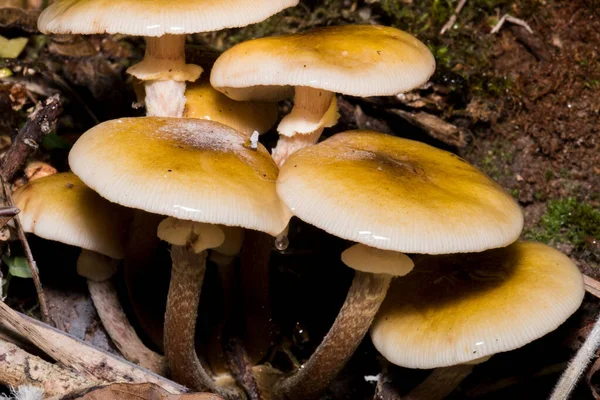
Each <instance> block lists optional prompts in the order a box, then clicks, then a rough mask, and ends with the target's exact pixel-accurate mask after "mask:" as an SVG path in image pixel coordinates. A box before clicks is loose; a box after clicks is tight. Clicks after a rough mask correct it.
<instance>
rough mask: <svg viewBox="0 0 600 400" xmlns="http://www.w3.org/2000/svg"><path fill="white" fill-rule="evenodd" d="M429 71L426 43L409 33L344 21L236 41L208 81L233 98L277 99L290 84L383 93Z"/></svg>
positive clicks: (412, 84) (414, 83)
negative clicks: (289, 33) (307, 29)
mask: <svg viewBox="0 0 600 400" xmlns="http://www.w3.org/2000/svg"><path fill="white" fill-rule="evenodd" d="M434 70H435V60H434V58H433V55H432V54H431V52H430V51H429V49H428V48H427V46H425V45H424V44H423V43H421V42H420V41H419V40H417V39H416V38H415V37H413V36H411V35H409V34H408V33H406V32H403V31H401V30H398V29H395V28H390V27H385V26H373V25H347V26H335V27H326V28H319V29H314V30H311V31H308V32H305V33H299V34H293V35H284V36H276V37H268V38H261V39H254V40H250V41H247V42H244V43H240V44H238V45H236V46H234V47H232V48H231V49H229V50H227V51H226V52H224V53H223V54H222V55H221V56H220V57H219V58H218V59H217V61H216V62H215V65H214V66H213V69H212V73H211V77H210V81H211V83H212V85H213V86H214V87H215V88H216V89H217V90H220V91H221V92H223V93H225V94H226V95H227V96H229V97H231V98H233V99H236V100H248V99H261V98H266V99H269V100H275V99H281V98H284V97H285V96H287V95H289V94H290V90H289V89H290V88H289V86H308V87H312V88H316V89H324V90H328V91H331V92H335V93H342V94H347V95H352V96H385V95H395V94H398V93H402V92H405V91H407V90H411V89H414V88H416V87H418V86H420V85H422V84H423V83H425V82H427V80H428V79H429V77H430V76H431V75H432V74H433V72H434Z"/></svg>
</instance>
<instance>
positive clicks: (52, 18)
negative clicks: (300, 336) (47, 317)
mask: <svg viewBox="0 0 600 400" xmlns="http://www.w3.org/2000/svg"><path fill="white" fill-rule="evenodd" d="M296 4H298V0H260V1H253V2H250V1H247V0H181V1H169V2H167V1H164V0H153V1H147V0H122V1H118V2H116V1H112V0H57V1H55V2H54V3H53V4H52V5H50V6H49V7H48V8H47V9H46V10H45V11H44V12H43V13H42V14H41V16H40V19H39V27H40V30H41V31H42V32H45V33H57V34H64V33H69V34H95V33H110V34H113V33H121V34H126V35H137V36H143V37H144V38H145V40H146V49H145V51H146V52H145V57H144V59H143V61H141V62H140V63H138V64H136V65H134V66H132V67H130V68H129V70H128V72H129V73H130V74H131V75H133V76H134V77H135V78H137V79H139V80H141V81H143V82H144V84H145V99H144V103H145V106H146V114H147V116H145V117H139V118H121V119H117V120H112V121H106V122H103V123H101V124H99V125H97V126H95V127H93V128H92V129H90V130H88V131H87V132H86V133H84V134H83V135H82V136H81V137H80V138H79V140H78V141H77V142H76V143H75V145H74V146H73V148H72V150H71V153H70V155H69V165H70V167H71V169H72V173H63V174H58V175H55V176H52V177H48V178H44V179H40V180H38V181H35V182H31V183H30V184H28V185H26V186H25V187H23V188H21V189H20V191H19V192H18V193H17V195H16V200H17V204H18V205H19V207H21V208H22V210H23V215H24V217H25V227H26V229H27V230H28V231H30V232H33V233H35V234H37V235H39V236H42V237H45V238H47V239H51V240H61V241H64V242H65V243H68V244H71V245H75V246H79V247H81V248H82V249H84V250H83V251H82V255H81V258H80V262H79V263H78V271H79V272H80V273H81V274H82V275H83V276H85V277H87V278H88V280H89V282H90V283H89V287H90V291H91V292H92V296H93V298H94V301H95V302H96V305H97V308H98V309H99V312H100V315H101V317H102V319H103V322H104V323H105V324H106V325H107V328H109V329H108V330H109V333H111V337H113V339H114V340H115V342H116V343H117V345H119V332H112V331H111V329H110V321H109V318H108V317H106V318H105V317H104V315H105V314H106V313H103V310H104V309H103V308H102V306H101V303H102V299H101V296H95V295H94V294H95V293H100V292H101V293H105V292H107V291H106V290H104V291H103V290H101V289H99V288H98V285H99V284H103V285H105V286H106V285H108V284H107V283H106V282H109V281H108V279H109V278H110V276H111V275H112V273H114V271H115V262H114V261H113V260H111V259H109V258H107V257H110V258H112V259H121V258H125V259H126V268H128V269H131V270H129V272H128V271H126V275H129V276H142V275H143V274H144V268H145V267H146V266H145V265H143V262H140V261H139V260H142V259H144V257H136V255H135V254H137V255H139V254H145V255H148V254H153V253H152V252H153V251H154V250H156V248H158V246H160V243H159V242H160V241H162V242H165V243H166V244H168V245H169V247H170V257H171V262H172V265H171V272H170V273H171V279H170V282H169V288H168V296H167V299H166V304H165V305H164V307H165V308H164V309H165V313H164V322H163V319H162V318H161V319H160V320H159V321H158V322H157V321H154V322H153V324H154V325H155V326H156V325H157V324H158V325H160V326H161V327H162V328H163V329H158V330H157V332H155V334H150V336H152V339H153V340H154V341H155V342H156V345H157V346H158V347H159V348H161V349H164V355H165V358H164V359H163V358H162V357H161V356H159V355H157V354H155V353H153V352H151V351H150V350H148V349H146V348H145V346H144V345H143V344H142V343H141V341H139V339H137V336H135V332H134V331H133V329H132V328H131V326H129V324H128V323H127V319H126V317H125V315H124V313H123V311H122V310H120V309H118V310H117V311H115V312H117V313H118V315H119V316H120V317H119V319H120V321H121V322H122V324H124V325H127V326H129V329H130V331H131V332H132V333H131V335H133V336H135V337H136V339H137V341H136V342H135V343H136V344H135V349H137V350H136V351H130V350H131V349H130V348H128V346H129V345H123V346H119V347H121V350H122V353H123V355H124V356H125V357H127V358H129V359H131V360H132V361H135V362H138V363H139V364H141V365H142V366H146V367H149V368H153V369H154V370H155V371H159V372H161V373H166V371H167V367H168V372H169V373H170V376H171V377H173V378H174V379H175V380H177V381H179V382H180V383H182V384H184V385H186V386H188V387H190V388H192V389H195V390H209V391H211V392H213V393H217V394H219V395H221V396H223V397H224V398H226V399H245V398H251V399H261V398H273V399H314V398H318V396H319V395H321V394H322V393H323V392H324V391H325V390H326V389H327V388H328V387H329V385H330V384H331V382H332V381H333V379H334V378H335V377H336V375H337V374H338V373H339V372H340V371H341V369H342V368H343V367H344V365H345V364H346V363H347V362H348V360H349V359H350V358H351V357H352V355H353V353H354V352H355V350H356V349H357V347H358V346H359V344H360V343H361V341H362V340H363V339H364V338H365V336H367V333H369V331H370V336H371V339H372V341H373V343H374V345H375V347H376V348H377V350H378V351H379V352H380V353H381V354H382V355H383V356H384V357H385V358H386V359H387V360H389V361H390V362H392V363H394V364H396V365H400V366H404V367H408V368H427V369H431V368H439V369H438V370H436V371H435V372H434V373H433V374H432V375H431V377H430V378H428V379H427V381H426V382H424V383H423V384H422V385H421V386H419V387H417V388H416V389H415V390H414V391H413V393H411V394H410V398H414V399H417V398H419V399H420V398H422V399H437V398H443V397H444V396H445V395H447V394H448V393H450V392H451V391H452V390H453V389H454V388H455V387H456V386H457V385H458V384H459V383H460V380H461V379H462V378H464V376H466V374H468V373H469V372H470V370H471V368H472V366H473V364H475V363H477V362H482V361H484V360H486V359H487V358H489V357H490V356H491V355H493V354H495V353H498V352H503V351H508V350H511V349H515V348H517V347H520V346H523V345H525V344H526V343H528V342H530V341H532V340H534V339H536V338H538V337H540V336H542V335H544V334H546V333H548V332H549V331H551V330H553V329H555V328H556V327H557V326H558V325H559V324H561V323H562V322H564V321H565V319H566V318H568V317H569V315H571V314H572V313H573V312H574V311H575V310H576V309H577V308H578V307H579V305H580V303H581V301H582V297H583V283H582V276H581V274H580V273H579V271H578V269H577V268H576V267H575V266H574V265H573V264H572V263H571V262H570V261H569V260H568V258H566V257H565V256H564V255H562V254H560V253H559V252H558V251H556V250H553V249H551V248H548V247H546V246H544V245H540V244H536V243H528V242H517V240H518V238H519V236H520V234H521V231H522V229H523V215H522V212H521V210H520V208H519V206H518V205H517V203H516V202H515V201H514V199H513V198H512V197H511V196H510V195H509V194H508V193H506V192H505V191H504V190H503V189H502V188H501V187H500V186H499V185H498V184H496V183H495V182H494V181H493V180H491V179H490V178H488V177H487V176H485V175H484V174H482V173H481V172H480V171H479V170H477V169H476V168H475V167H473V166H472V165H470V164H469V163H468V162H467V161H465V160H463V159H462V158H460V157H458V156H456V155H454V154H452V153H450V152H447V151H443V150H440V149H437V148H435V147H432V146H429V145H426V144H423V143H420V142H416V141H412V140H407V139H403V138H400V137H397V136H392V135H386V134H382V133H377V132H374V131H367V130H361V131H348V132H343V133H338V134H335V135H333V136H332V137H330V138H328V139H326V140H324V141H321V142H320V143H317V142H318V141H319V139H320V137H321V135H322V133H323V131H324V129H325V128H328V127H332V126H334V125H335V124H336V123H337V119H338V117H339V115H338V112H337V101H336V94H341V95H351V96H359V97H368V96H385V95H396V94H399V93H402V92H406V91H409V90H412V89H414V88H417V87H419V86H421V85H422V84H424V83H426V82H427V81H428V79H429V78H430V77H431V75H432V74H433V72H434V69H435V60H434V58H433V55H432V54H431V52H430V51H429V50H428V48H427V46H425V45H424V44H423V43H421V42H420V41H419V40H417V39H416V38H415V37H413V36H411V35H410V34H408V33H406V32H403V31H401V30H398V29H395V28H391V27H384V26H371V25H369V26H353V25H348V26H339V27H325V28H319V29H314V30H311V31H308V32H303V33H299V34H293V35H285V36H278V37H270V38H259V39H254V40H250V41H248V42H244V43H241V44H238V45H236V46H234V47H232V48H231V49H229V50H228V51H226V52H224V53H223V54H222V55H221V56H220V57H219V58H218V59H217V60H216V61H215V63H214V65H213V66H212V69H211V72H210V79H208V77H202V78H200V75H201V74H202V72H203V70H202V68H201V67H199V66H197V65H193V64H187V63H186V61H185V42H186V35H187V34H191V33H195V32H206V31H211V30H218V29H223V28H228V27H240V26H244V25H247V24H250V23H254V22H259V21H261V20H263V19H265V18H267V17H269V16H270V15H273V14H275V13H277V12H279V11H281V10H283V9H284V8H287V7H291V6H295V5H296ZM186 82H191V84H189V85H187V88H186ZM292 96H293V100H294V106H293V108H292V109H291V111H290V112H289V113H288V114H287V115H286V116H285V117H284V118H283V119H282V120H281V121H280V122H279V125H278V127H277V132H278V133H279V141H278V143H277V145H276V146H275V147H274V148H273V150H272V153H270V152H269V151H268V150H267V148H265V147H264V146H263V145H262V144H261V143H260V142H259V135H260V134H262V133H265V132H267V131H269V130H270V129H271V128H272V127H273V126H274V125H275V124H276V122H277V119H278V108H277V105H276V102H278V101H281V100H284V99H286V98H289V97H292ZM250 101H252V103H251V102H250ZM38 197H41V198H44V202H39V204H38V202H37V201H35V198H38ZM123 215H125V217H123ZM292 216H296V217H297V218H299V219H300V220H302V221H304V222H305V223H308V224H311V225H314V226H316V227H317V228H320V229H321V230H324V231H326V232H327V233H329V234H331V235H334V236H337V237H339V238H342V239H344V240H347V241H349V242H352V243H353V244H352V245H351V246H349V247H348V248H347V249H346V250H345V251H344V252H343V253H342V254H341V260H342V262H343V263H344V264H345V265H347V266H348V267H349V268H351V269H353V270H354V278H353V281H352V284H351V286H350V288H349V289H348V292H347V296H346V298H345V301H344V303H343V305H342V307H341V309H340V311H339V313H338V315H337V317H336V319H335V321H334V322H333V325H332V326H331V329H330V330H329V332H328V333H327V334H326V335H325V337H324V338H323V341H322V343H321V344H320V345H319V346H318V348H317V349H316V350H315V352H314V353H313V354H312V355H311V356H310V358H309V359H308V360H307V361H306V362H305V363H304V364H303V365H302V367H301V368H299V369H297V370H294V371H291V372H289V371H280V370H278V369H276V368H275V366H272V365H267V364H264V363H263V364H262V365H261V364H259V365H246V366H245V367H247V368H246V369H245V370H244V368H236V367H235V366H232V365H231V363H227V362H226V364H227V368H228V370H225V371H223V370H222V368H219V367H218V366H217V365H216V364H218V363H214V362H212V361H211V359H214V357H213V356H211V355H210V354H202V352H199V351H198V349H197V347H196V342H197V335H196V324H197V319H198V317H199V313H198V307H199V305H200V303H201V301H200V298H201V293H202V291H203V285H206V283H205V274H206V271H207V262H210V263H211V264H213V265H215V266H216V268H217V269H218V274H217V275H218V276H219V277H220V280H221V286H222V287H223V291H224V296H225V297H226V298H227V299H226V303H228V305H227V307H225V310H224V313H225V314H227V315H226V316H225V318H224V319H225V320H230V319H235V318H237V317H240V316H241V317H243V318H244V319H245V320H244V321H243V322H242V323H240V324H241V326H242V327H243V329H245V330H246V336H247V339H248V340H247V341H245V344H246V345H247V346H248V348H247V349H245V350H242V352H244V351H246V352H248V353H249V354H250V355H251V357H247V355H245V356H242V357H241V358H242V359H245V360H246V361H247V360H251V362H257V363H258V362H260V361H261V358H262V359H264V357H262V356H264V354H265V353H266V350H265V348H264V347H265V346H266V347H268V346H270V345H271V344H272V343H271V338H270V334H269V329H268V328H267V329H265V328H264V327H265V326H268V324H269V321H270V319H271V318H272V315H271V314H270V311H269V310H270V299H269V294H268V292H269V287H268V286H269V285H268V282H269V279H268V277H269V268H268V266H269V254H270V253H271V247H272V246H273V243H274V241H273V240H267V241H265V240H264V237H265V236H264V235H265V234H266V235H270V236H271V237H277V238H278V239H277V240H279V241H282V240H284V239H285V238H284V235H285V232H286V231H287V227H288V224H289V221H290V219H291V218H292ZM58 219H61V222H60V223H57V222H56V221H57V220H58ZM55 226H61V228H62V229H64V232H63V230H61V231H57V230H56V229H55V228H54V227H55ZM140 227H143V229H142V228H140ZM277 240H276V241H277ZM163 246H165V244H164V243H163ZM244 249H245V250H246V251H244ZM240 253H247V254H246V255H248V257H245V258H244V257H242V258H243V259H242V261H241V262H238V261H237V258H238V256H239V254H240ZM128 258H129V261H128ZM147 259H148V257H146V260H147ZM132 260H137V261H132ZM324 268H327V266H324ZM133 269H135V270H136V271H137V272H135V273H134V272H133ZM240 270H241V271H240ZM146 273H150V272H146ZM136 274H138V275H136ZM236 274H237V275H239V274H241V275H242V277H243V279H241V286H242V287H241V288H240V287H238V286H239V285H238V286H236V284H235V283H232V282H233V281H232V278H231V276H232V275H236ZM135 280H136V279H133V281H134V282H132V285H134V284H135ZM237 289H240V292H241V293H236V292H237V291H238V290H237ZM113 292H114V290H112V291H110V293H113ZM134 292H135V291H134V290H132V289H131V288H130V295H132V296H133V293H134ZM134 297H135V296H134ZM233 298H236V299H237V300H236V301H234V300H233ZM104 302H106V300H105V301H104ZM133 303H134V308H135V311H136V314H138V317H139V318H140V319H141V320H143V319H144V318H145V317H147V316H148V313H147V310H144V306H145V305H144V304H143V303H141V304H140V302H138V304H136V301H135V299H134V300H133ZM110 304H112V305H114V306H115V308H118V307H116V305H118V302H117V301H116V300H114V299H113V300H111V302H110ZM240 314H242V315H240ZM200 317H202V316H201V315H200ZM507 318H510V319H511V325H509V324H508V323H506V319H507ZM228 323H229V322H228V321H226V322H225V324H228ZM233 324H235V322H234V323H233ZM219 329H220V330H219V332H221V331H222V330H223V329H225V328H223V327H222V326H221V327H220V328H219ZM219 336H220V334H218V335H217V336H216V339H215V338H213V342H214V343H213V344H214V346H213V345H211V346H209V347H211V348H210V349H208V350H209V351H208V352H209V353H210V352H211V351H212V352H213V353H214V351H218V352H221V353H222V352H223V350H222V347H221V346H222V345H223V346H224V345H225V344H224V343H219V341H220V340H221V339H220V338H219ZM211 343H212V342H211ZM253 346H255V347H257V349H253V348H251V347H253ZM140 354H143V355H144V356H143V357H141V356H140ZM255 354H258V356H256V357H254V356H252V355H255ZM217 358H219V357H217ZM221 358H225V359H227V357H226V356H222V355H221ZM207 360H208V362H207ZM238 361H239V360H238ZM249 363H250V361H249ZM465 365H466V366H465ZM456 368H459V369H458V370H457V369H456Z"/></svg>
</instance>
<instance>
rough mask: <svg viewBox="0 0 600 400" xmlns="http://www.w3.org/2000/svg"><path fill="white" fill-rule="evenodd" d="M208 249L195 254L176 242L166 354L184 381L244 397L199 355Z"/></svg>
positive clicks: (166, 325)
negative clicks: (220, 379) (218, 379)
mask: <svg viewBox="0 0 600 400" xmlns="http://www.w3.org/2000/svg"><path fill="white" fill-rule="evenodd" d="M206 256H207V252H206V251H203V252H201V253H199V254H195V253H194V252H193V251H192V250H191V249H190V248H189V247H187V246H172V247H171V259H172V260H173V269H172V271H171V283H170V286H169V296H168V298H167V311H166V313H165V337H164V344H165V355H166V357H167V361H168V363H169V366H170V368H171V373H172V374H173V376H174V377H175V379H176V380H178V381H179V382H180V383H182V384H184V385H186V386H188V387H190V388H192V389H194V390H197V391H202V390H210V391H212V392H214V393H217V394H219V395H221V396H223V397H225V398H226V399H243V398H244V396H243V393H242V392H241V391H239V390H238V389H237V388H235V387H219V386H217V384H216V382H215V380H214V379H213V377H212V376H210V374H209V373H208V371H207V370H206V369H205V368H204V366H203V365H202V363H201V362H200V360H199V359H198V356H197V355H196V348H195V343H194V337H195V334H196V318H197V317H198V304H199V302H200V292H201V290H202V283H203V282H204V273H205V271H206Z"/></svg>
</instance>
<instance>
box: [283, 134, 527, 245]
mask: <svg viewBox="0 0 600 400" xmlns="http://www.w3.org/2000/svg"><path fill="white" fill-rule="evenodd" d="M277 192H278V193H279V196H280V197H281V199H282V200H283V202H284V203H285V204H287V206H288V207H289V208H290V210H291V211H292V213H293V214H294V215H296V216H298V217H299V218H300V219H302V220H304V221H306V222H308V223H310V224H313V225H315V226H317V227H319V228H321V229H323V230H325V231H327V232H329V233H331V234H333V235H336V236H338V237H341V238H344V239H348V240H352V241H354V242H358V243H363V244H366V245H368V246H371V247H376V248H380V249H384V250H394V251H400V252H403V253H426V254H445V253H464V252H476V251H483V250H487V249H490V248H496V247H503V246H506V245H508V244H510V243H512V242H514V241H515V240H517V238H518V237H519V234H520V233H521V230H522V227H523V214H522V213H521V210H520V208H519V206H518V205H517V203H516V202H515V200H514V199H513V198H512V197H511V196H510V195H509V194H508V193H506V192H505V191H504V190H503V189H502V188H501V187H500V186H499V185H498V184H496V183H495V182H494V181H492V180H491V179H490V178H488V177H487V176H485V175H484V174H482V173H481V172H480V171H479V170H477V169H476V168H475V167H473V166H472V165H470V164H469V163H467V162H466V161H465V160H463V159H462V158H460V157H458V156H456V155H454V154H452V153H449V152H447V151H443V150H439V149H437V148H435V147H432V146H429V145H426V144H424V143H420V142H416V141H412V140H407V139H401V138H398V137H394V136H391V135H385V134H382V133H377V132H373V131H366V130H364V131H349V132H345V133H340V134H337V135H334V136H332V137H331V138H329V139H327V140H325V141H323V142H321V143H319V144H317V145H315V146H311V147H307V148H305V149H302V150H300V151H298V152H296V153H294V154H293V155H292V156H291V157H290V158H289V159H288V160H287V161H286V162H285V164H284V165H283V167H282V168H281V171H280V173H279V180H278V182H277Z"/></svg>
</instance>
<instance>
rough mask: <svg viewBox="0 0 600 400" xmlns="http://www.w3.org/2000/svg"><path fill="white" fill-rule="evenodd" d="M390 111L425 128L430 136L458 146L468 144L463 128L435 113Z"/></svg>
mask: <svg viewBox="0 0 600 400" xmlns="http://www.w3.org/2000/svg"><path fill="white" fill-rule="evenodd" d="M390 112H392V113H394V114H396V115H397V116H399V117H401V118H403V119H405V120H406V121H407V122H409V123H411V124H412V125H415V126H417V127H419V128H421V129H423V130H424V131H425V132H426V133H427V134H428V135H429V136H431V137H433V138H435V139H437V140H439V141H440V142H444V143H446V144H447V145H450V146H453V147H457V148H463V147H465V146H466V145H467V139H466V137H465V133H464V132H463V131H462V130H461V129H459V128H458V127H456V126H454V125H452V124H450V123H448V122H446V121H444V120H442V119H441V118H438V117H436V116H435V115H432V114H428V113H425V112H417V113H411V112H408V111H404V110H396V109H394V110H390Z"/></svg>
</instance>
